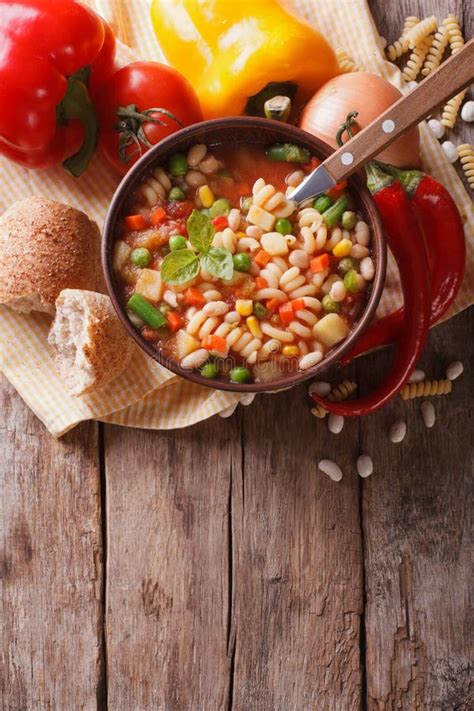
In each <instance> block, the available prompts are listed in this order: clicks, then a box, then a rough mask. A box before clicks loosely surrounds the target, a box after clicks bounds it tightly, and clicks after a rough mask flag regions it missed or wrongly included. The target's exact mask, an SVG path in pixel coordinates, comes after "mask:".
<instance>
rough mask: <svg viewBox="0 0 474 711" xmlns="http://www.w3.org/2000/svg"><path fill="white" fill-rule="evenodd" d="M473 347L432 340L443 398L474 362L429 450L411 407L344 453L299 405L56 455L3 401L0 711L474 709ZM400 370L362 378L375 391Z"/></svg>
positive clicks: (457, 334) (432, 8) (369, 424)
mask: <svg viewBox="0 0 474 711" xmlns="http://www.w3.org/2000/svg"><path fill="white" fill-rule="evenodd" d="M468 5H469V3H468V2H467V0H466V2H465V3H464V14H465V18H464V19H465V21H466V22H467V19H468V17H467V15H468ZM372 9H373V12H374V15H375V16H376V19H377V22H378V24H379V27H380V28H381V33H382V34H383V35H385V36H386V37H388V38H389V39H393V38H395V36H396V34H397V31H398V30H399V28H400V26H401V24H402V21H403V19H402V18H403V17H404V16H405V15H407V14H418V15H420V16H421V17H423V16H428V15H429V14H431V12H434V13H436V14H437V15H438V17H444V16H445V15H446V14H447V12H448V11H455V12H457V14H458V15H459V16H460V17H462V3H461V1H460V0H456V1H455V0H450V1H449V2H448V0H429V1H428V0H423V2H422V1H421V0H420V1H419V2H416V1H415V0H404V2H400V1H397V0H385V1H384V2H376V1H375V0H373V2H372ZM465 30H466V34H467V35H470V34H472V32H470V28H468V27H465ZM471 140H472V138H471ZM473 331H474V311H473V310H470V311H469V312H464V313H463V314H462V315H459V316H458V317H456V318H455V319H453V320H452V321H450V322H449V324H446V325H443V326H441V327H439V328H436V329H435V330H434V331H433V332H432V333H431V335H430V338H429V343H428V346H427V348H426V352H425V355H424V356H423V361H422V365H423V366H424V367H425V369H426V371H427V373H428V374H429V376H430V377H442V376H443V373H444V368H445V366H446V364H447V363H449V362H451V361H452V360H456V359H462V360H463V361H464V363H465V364H466V365H467V364H468V362H469V361H470V363H471V367H470V368H468V369H466V372H465V373H464V375H463V377H462V379H460V380H459V381H457V382H456V383H455V384H454V394H453V395H452V396H450V397H446V398H438V399H437V400H436V402H435V406H436V410H437V413H438V420H437V423H436V425H435V428H434V429H433V430H431V431H429V430H427V429H426V428H425V427H424V426H423V424H422V422H421V418H420V412H419V401H415V402H411V403H403V402H402V401H401V400H398V401H397V402H394V403H393V404H392V405H391V406H389V407H388V408H387V409H386V410H384V411H383V412H381V413H379V414H378V415H376V416H372V417H370V418H366V419H362V420H359V421H350V422H346V424H345V427H344V430H343V433H342V434H341V435H339V436H337V437H336V436H334V435H331V434H329V433H328V431H327V426H326V424H325V422H322V421H319V420H316V419H315V418H313V417H312V415H311V414H310V412H309V402H308V398H307V394H306V387H303V386H302V387H300V388H297V389H296V390H292V391H289V392H284V393H280V394H278V395H266V396H262V397H259V398H258V399H257V400H256V401H255V402H254V403H253V405H252V406H251V407H248V408H246V409H244V408H240V409H239V411H238V412H237V413H236V414H235V415H233V416H232V417H231V418H230V419H226V420H224V419H221V418H219V417H216V418H214V419H212V420H210V421H208V422H205V423H202V424H200V425H197V426H195V427H192V428H190V429H186V430H183V431H174V432H147V431H133V430H126V429H122V428H120V427H112V426H102V425H98V424H96V423H93V422H90V423H87V424H84V425H82V426H80V427H78V428H77V429H75V430H74V431H73V432H71V433H70V434H69V435H67V436H66V437H64V438H63V439H62V440H60V441H55V440H53V439H52V438H51V437H50V436H49V435H48V434H47V432H46V431H45V430H44V428H43V427H42V425H41V424H40V423H39V422H38V421H37V420H36V418H35V417H34V415H33V414H32V413H31V412H29V410H28V409H27V408H26V406H25V405H24V404H23V403H22V401H21V400H20V399H19V397H18V396H17V395H16V393H15V392H14V391H13V390H12V388H11V387H10V386H9V385H8V384H7V383H6V382H5V381H4V380H3V381H2V382H1V383H0V385H1V392H0V397H1V424H0V428H1V431H0V438H1V448H2V449H1V451H2V464H1V466H0V470H1V473H2V503H3V512H2V514H3V515H2V525H3V537H2V552H1V553H0V577H1V578H2V589H3V597H2V602H3V640H2V645H1V646H2V654H3V660H2V664H1V671H0V679H1V684H0V689H1V694H0V697H1V698H0V709H2V711H7V710H8V711H43V710H46V709H48V710H58V711H77V710H79V709H83V710H84V711H85V710H87V711H92V710H94V709H101V710H103V709H110V710H111V711H152V710H153V711H155V710H156V711H217V710H221V709H222V710H223V709H234V710H235V711H307V710H308V711H309V710H316V711H326V710H327V711H329V710H332V711H356V710H357V709H364V708H367V709H371V710H373V711H382V710H386V709H387V710H389V709H406V710H407V711H412V710H417V709H426V710H427V711H455V710H456V711H461V710H464V711H468V709H473V708H474V697H473V696H472V690H470V689H471V688H472V687H471V686H470V682H471V681H472V678H470V675H469V656H470V648H469V644H470V629H469V607H468V596H469V592H470V588H471V585H470V579H469V576H470V574H472V569H471V568H470V567H469V562H468V557H469V551H470V540H469V536H470V533H471V528H470V520H469V519H470V510H471V509H470V506H471V503H472V502H471V501H470V500H469V497H470V494H472V483H471V481H472V480H471V481H469V479H470V475H471V474H472V468H473V446H472V433H473V431H472V424H473V415H472V400H471V396H472V393H473V385H474V374H473V369H472V363H473V362H474V344H473V339H472V334H473ZM389 357H390V355H389V354H388V353H386V352H380V353H377V354H375V355H373V356H372V357H370V358H366V359H365V360H363V361H360V362H358V363H357V364H356V365H355V366H353V368H352V370H351V371H350V374H351V375H353V376H354V377H355V379H356V380H357V381H358V383H359V386H360V389H361V390H362V391H364V390H365V389H367V388H369V387H370V386H371V385H372V384H373V383H375V382H376V381H377V380H378V379H379V378H380V377H381V376H382V375H383V373H384V370H385V368H386V366H387V364H388V363H389ZM398 417H403V418H405V419H406V420H407V424H408V434H407V437H406V439H405V441H404V442H403V444H400V445H394V444H391V443H390V442H389V439H388V435H387V430H388V428H389V426H390V424H391V423H392V422H393V421H394V420H395V419H396V418H398ZM360 452H367V453H370V455H371V456H372V458H373V460H374V467H375V471H374V474H373V476H372V477H371V478H369V479H366V480H362V479H360V478H359V477H358V476H357V474H356V473H355V468H354V463H355V460H356V458H357V456H358V455H359V453H360ZM323 456H324V457H329V458H334V459H335V460H337V461H338V462H339V463H340V464H341V466H342V467H343V470H344V478H343V480H342V482H341V483H339V484H336V483H333V482H332V481H330V480H329V479H328V478H327V477H326V476H324V475H323V474H321V473H318V471H317V462H318V460H319V459H320V458H321V457H323Z"/></svg>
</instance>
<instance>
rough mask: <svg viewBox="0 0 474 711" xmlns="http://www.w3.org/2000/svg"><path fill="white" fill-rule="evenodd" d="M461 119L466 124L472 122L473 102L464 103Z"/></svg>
mask: <svg viewBox="0 0 474 711" xmlns="http://www.w3.org/2000/svg"><path fill="white" fill-rule="evenodd" d="M461 118H462V120H463V121H466V123H472V121H474V101H466V103H465V104H464V106H463V107H462V109H461Z"/></svg>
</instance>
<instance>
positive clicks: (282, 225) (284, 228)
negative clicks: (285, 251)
mask: <svg viewBox="0 0 474 711" xmlns="http://www.w3.org/2000/svg"><path fill="white" fill-rule="evenodd" d="M275 229H276V231H277V232H279V233H280V234H281V235H290V234H291V230H292V229H293V225H292V224H291V222H290V221H289V220H287V219H286V218H285V217H280V218H279V219H278V220H277V221H276V222H275Z"/></svg>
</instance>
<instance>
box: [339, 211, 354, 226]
mask: <svg viewBox="0 0 474 711" xmlns="http://www.w3.org/2000/svg"><path fill="white" fill-rule="evenodd" d="M356 222H357V215H356V214H355V212H352V210H346V212H344V213H343V215H342V220H341V224H342V226H343V227H344V229H345V230H352V228H353V227H355V226H356Z"/></svg>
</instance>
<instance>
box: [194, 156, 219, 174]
mask: <svg viewBox="0 0 474 711" xmlns="http://www.w3.org/2000/svg"><path fill="white" fill-rule="evenodd" d="M198 167H199V170H200V171H201V173H205V174H206V175H212V173H217V171H218V169H219V163H218V162H217V161H216V159H215V158H214V156H212V155H208V156H206V158H204V160H202V161H201V162H200V163H199V166H198Z"/></svg>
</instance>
